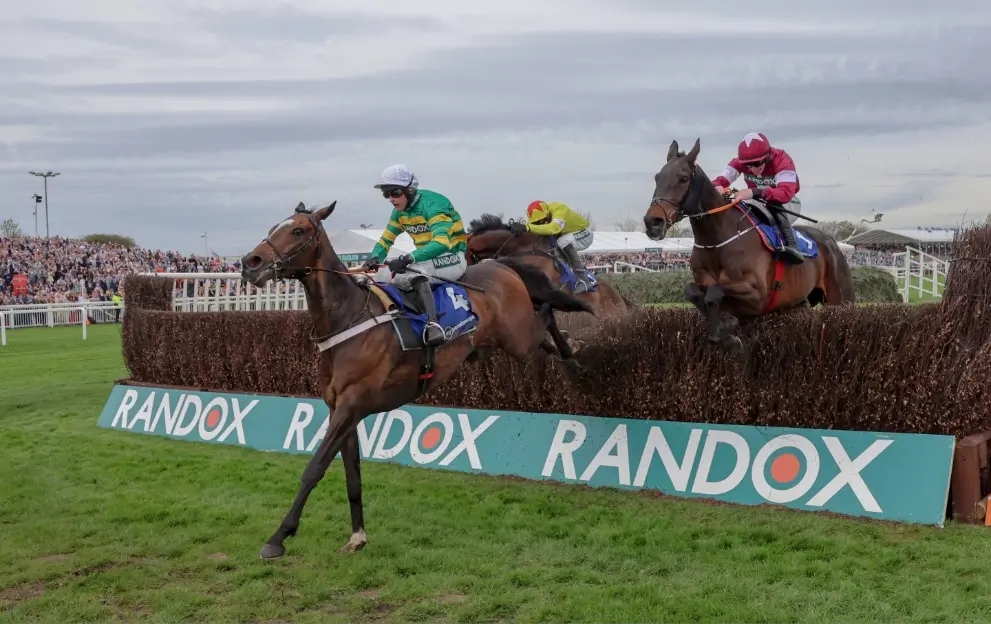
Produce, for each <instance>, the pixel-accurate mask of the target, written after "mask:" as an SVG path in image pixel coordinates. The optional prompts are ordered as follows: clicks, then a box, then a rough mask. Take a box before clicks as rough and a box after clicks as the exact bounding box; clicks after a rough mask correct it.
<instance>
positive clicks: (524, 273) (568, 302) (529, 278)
mask: <svg viewBox="0 0 991 624" xmlns="http://www.w3.org/2000/svg"><path fill="white" fill-rule="evenodd" d="M496 262H498V263H499V264H504V265H506V266H507V267H509V268H510V269H512V270H513V271H515V272H516V274H517V275H519V276H520V279H521V280H523V284H524V285H525V286H526V290H527V292H528V293H529V294H530V300H531V301H533V303H534V304H535V305H543V304H545V303H546V304H548V305H550V306H551V308H552V309H554V310H560V311H561V312H588V313H589V314H591V315H593V316H595V312H594V311H593V309H592V306H591V305H589V304H588V303H587V302H585V301H582V300H581V299H579V298H577V297H574V296H572V295H569V294H568V293H566V292H564V291H563V290H559V289H557V288H555V287H554V284H552V283H551V280H550V278H548V277H547V275H546V274H544V272H543V271H541V270H540V269H539V268H537V267H536V266H534V265H532V264H528V263H526V262H523V261H522V260H520V259H519V258H513V257H503V258H499V259H498V260H496Z"/></svg>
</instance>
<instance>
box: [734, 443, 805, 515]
mask: <svg viewBox="0 0 991 624" xmlns="http://www.w3.org/2000/svg"><path fill="white" fill-rule="evenodd" d="M783 448H796V449H798V450H799V451H801V453H802V455H804V456H805V474H804V475H803V476H802V480H801V481H799V482H798V483H796V484H795V485H793V486H792V487H790V488H788V489H786V490H779V489H777V488H775V487H773V486H771V484H770V483H768V482H767V479H766V478H765V477H764V467H765V466H766V465H767V460H768V459H769V458H770V457H771V454H772V453H774V452H775V451H778V450H781V449H783ZM750 475H751V478H752V479H753V482H754V489H755V490H757V493H758V494H760V495H761V496H762V497H763V498H764V500H767V501H769V502H772V503H790V502H792V501H795V500H798V499H799V498H801V497H802V496H805V494H806V493H808V491H809V490H810V489H812V486H813V485H815V482H816V479H817V478H818V477H819V452H818V451H817V450H816V447H815V445H814V444H812V442H810V441H809V439H808V438H806V437H804V436H800V435H796V434H787V435H780V436H778V437H776V438H774V439H772V440H771V441H770V442H768V443H767V444H765V445H764V446H763V447H761V449H760V450H759V451H757V455H756V456H755V457H754V465H753V467H752V468H751V470H750Z"/></svg>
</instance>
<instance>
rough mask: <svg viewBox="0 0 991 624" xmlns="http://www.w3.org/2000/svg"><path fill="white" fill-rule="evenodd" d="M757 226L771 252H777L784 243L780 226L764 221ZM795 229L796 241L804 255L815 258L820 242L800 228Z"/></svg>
mask: <svg viewBox="0 0 991 624" xmlns="http://www.w3.org/2000/svg"><path fill="white" fill-rule="evenodd" d="M757 228H758V229H759V230H760V233H761V238H763V239H764V245H765V246H767V248H768V250H769V251H770V252H771V253H776V252H777V251H778V249H780V248H781V245H782V238H781V233H780V232H779V231H778V228H776V227H774V226H771V225H767V224H764V223H759V224H757ZM793 231H794V232H795V242H796V243H797V244H798V251H799V252H800V253H801V254H802V255H803V256H805V257H806V258H815V257H816V256H818V255H819V244H818V243H816V242H815V241H814V240H812V239H811V238H809V237H808V236H806V235H805V234H803V233H802V232H801V231H799V230H793Z"/></svg>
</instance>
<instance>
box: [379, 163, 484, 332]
mask: <svg viewBox="0 0 991 624" xmlns="http://www.w3.org/2000/svg"><path fill="white" fill-rule="evenodd" d="M419 184H420V183H419V180H417V178H416V176H415V175H413V172H412V171H410V170H409V168H408V167H406V165H393V166H391V167H388V168H387V169H386V170H385V171H383V172H382V177H381V181H380V182H379V183H378V184H376V185H375V188H377V189H381V190H382V196H383V197H385V198H386V199H388V200H389V202H390V203H391V204H392V206H393V209H392V214H391V215H390V217H389V224H388V225H387V226H386V227H385V231H383V232H382V237H381V238H380V239H379V241H378V243H376V245H375V247H374V248H373V249H372V256H371V257H370V258H369V259H368V260H366V261H365V267H367V268H369V269H372V270H375V269H378V267H379V266H380V265H381V264H382V262H383V261H384V260H385V257H386V255H388V253H389V249H391V248H392V244H393V243H394V242H396V237H397V236H399V235H400V234H401V233H402V232H403V231H404V230H405V232H406V233H407V234H409V236H410V238H412V239H413V244H414V245H415V246H416V249H415V250H414V251H413V253H409V254H403V255H401V256H399V257H398V258H393V259H392V260H389V261H388V262H386V263H385V264H386V266H388V267H389V270H390V271H392V273H393V277H392V283H393V284H395V285H396V286H397V287H399V288H402V289H403V290H410V287H412V288H413V289H414V290H415V291H416V293H417V295H419V298H420V300H421V302H422V304H423V307H424V309H425V310H426V312H427V324H426V327H424V328H423V341H424V342H425V343H426V344H428V345H431V346H438V345H441V344H443V343H444V330H443V328H441V326H440V325H439V324H438V323H437V309H436V307H435V306H434V297H433V293H432V292H431V288H430V285H431V284H436V283H440V282H441V281H442V280H438V279H435V278H436V277H440V278H443V279H446V280H458V279H460V278H461V277H462V276H463V275H464V273H465V271H466V270H467V268H468V260H467V258H466V257H465V250H466V249H467V241H468V237H467V236H466V235H465V230H464V225H463V224H462V222H461V215H460V214H458V211H457V210H455V209H454V206H453V205H452V204H451V202H450V200H448V199H447V198H446V197H444V196H443V195H441V194H440V193H436V192H434V191H428V190H425V189H420V188H418V187H419ZM407 267H409V268H411V269H414V270H416V271H418V273H413V272H409V273H405V272H404V271H405V269H406V268H407ZM421 273H422V274H423V275H421Z"/></svg>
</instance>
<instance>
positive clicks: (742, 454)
mask: <svg viewBox="0 0 991 624" xmlns="http://www.w3.org/2000/svg"><path fill="white" fill-rule="evenodd" d="M720 444H728V445H729V446H731V447H733V449H734V450H735V451H736V465H735V466H734V467H733V471H732V472H731V473H730V474H729V476H727V477H726V478H725V479H723V480H722V481H709V470H710V469H711V468H712V459H713V457H714V456H715V454H716V446H718V445H720ZM749 466H750V446H749V445H748V444H747V441H746V440H745V439H744V438H743V436H741V435H740V434H738V433H734V432H732V431H725V430H720V429H710V430H709V432H708V434H707V435H706V436H705V446H703V447H702V456H701V458H700V459H699V467H698V471H697V472H696V473H695V481H694V482H693V483H692V493H693V494H708V495H710V496H716V495H719V494H726V493H727V492H732V491H733V490H734V489H736V487H737V486H738V485H740V482H741V481H743V477H745V476H746V474H747V468H748V467H749Z"/></svg>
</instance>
